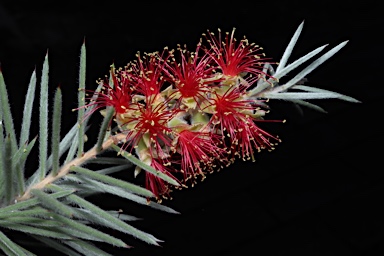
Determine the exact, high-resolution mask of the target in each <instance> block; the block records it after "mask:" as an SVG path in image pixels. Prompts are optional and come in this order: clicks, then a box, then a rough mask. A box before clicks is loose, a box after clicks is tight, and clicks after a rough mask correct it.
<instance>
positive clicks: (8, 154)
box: [0, 136, 16, 204]
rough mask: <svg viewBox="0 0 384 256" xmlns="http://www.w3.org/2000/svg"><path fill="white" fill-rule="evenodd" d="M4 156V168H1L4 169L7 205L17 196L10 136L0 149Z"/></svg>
mask: <svg viewBox="0 0 384 256" xmlns="http://www.w3.org/2000/svg"><path fill="white" fill-rule="evenodd" d="M0 150H1V151H2V152H1V153H2V155H3V158H2V161H3V166H1V167H0V168H2V169H3V175H2V176H3V179H4V184H3V185H4V192H3V193H4V196H5V203H6V204H10V203H11V201H12V199H13V197H14V195H15V187H14V183H13V180H14V176H15V173H14V170H16V169H12V142H11V138H10V136H7V138H5V141H4V148H1V149H0Z"/></svg>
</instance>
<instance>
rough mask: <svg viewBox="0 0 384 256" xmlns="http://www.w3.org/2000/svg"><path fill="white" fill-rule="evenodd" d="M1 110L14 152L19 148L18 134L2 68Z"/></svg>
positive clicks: (0, 78)
mask: <svg viewBox="0 0 384 256" xmlns="http://www.w3.org/2000/svg"><path fill="white" fill-rule="evenodd" d="M0 112H1V114H0V116H2V119H3V124H4V127H5V132H6V134H9V136H10V140H11V143H12V153H14V152H16V150H17V141H16V134H15V128H14V126H13V120H12V113H11V107H10V105H9V101H8V93H7V88H6V86H5V82H4V77H3V73H2V72H1V69H0ZM0 120H1V119H0Z"/></svg>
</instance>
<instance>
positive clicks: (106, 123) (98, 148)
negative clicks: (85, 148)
mask: <svg viewBox="0 0 384 256" xmlns="http://www.w3.org/2000/svg"><path fill="white" fill-rule="evenodd" d="M114 113H115V109H114V108H112V107H108V108H107V111H106V115H105V117H104V120H103V123H102V124H101V127H100V131H99V136H98V137H97V145H96V151H98V152H100V151H101V150H102V149H103V148H102V147H103V142H104V139H105V134H106V132H107V130H108V128H109V125H110V123H111V120H112V117H113V115H114Z"/></svg>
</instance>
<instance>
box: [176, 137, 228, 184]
mask: <svg viewBox="0 0 384 256" xmlns="http://www.w3.org/2000/svg"><path fill="white" fill-rule="evenodd" d="M218 144H219V140H218V135H215V134H211V133H209V132H199V131H196V132H195V131H190V130H187V129H186V130H183V131H181V132H180V133H179V134H178V136H177V150H178V152H179V153H180V155H181V157H182V158H181V169H182V173H183V174H184V179H185V180H188V179H191V178H192V179H195V178H196V176H197V175H202V176H203V178H204V172H205V171H213V169H214V168H215V167H216V166H215V163H218V162H225V161H226V157H225V156H224V154H225V150H224V149H223V148H220V147H219V146H218Z"/></svg>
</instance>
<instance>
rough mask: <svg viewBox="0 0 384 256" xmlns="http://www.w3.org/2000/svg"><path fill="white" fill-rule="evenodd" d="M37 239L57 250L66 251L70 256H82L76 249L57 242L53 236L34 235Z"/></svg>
mask: <svg viewBox="0 0 384 256" xmlns="http://www.w3.org/2000/svg"><path fill="white" fill-rule="evenodd" d="M33 237H34V238H35V239H36V240H38V241H40V242H42V243H44V244H46V245H47V246H49V247H52V248H54V249H56V250H57V251H59V252H61V253H64V254H65V255H68V256H82V255H80V254H78V253H77V252H75V251H74V250H72V249H70V248H68V247H67V246H65V245H63V244H62V243H59V242H57V241H56V240H54V239H51V238H46V237H40V236H33Z"/></svg>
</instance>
